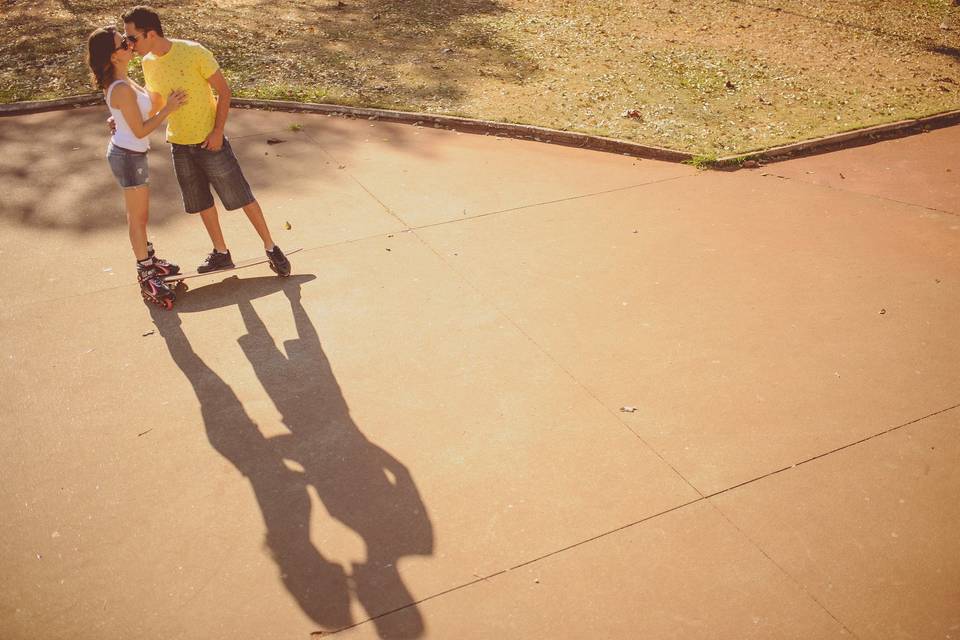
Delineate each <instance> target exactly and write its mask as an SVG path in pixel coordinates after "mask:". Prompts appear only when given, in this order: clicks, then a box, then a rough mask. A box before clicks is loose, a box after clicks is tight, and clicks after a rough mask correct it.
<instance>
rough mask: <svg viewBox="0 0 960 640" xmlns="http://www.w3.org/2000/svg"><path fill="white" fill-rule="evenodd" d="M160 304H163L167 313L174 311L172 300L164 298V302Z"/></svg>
mask: <svg viewBox="0 0 960 640" xmlns="http://www.w3.org/2000/svg"><path fill="white" fill-rule="evenodd" d="M160 304H162V305H163V308H164V309H166V310H167V311H170V309H173V299H172V298H164V299H163V301H161V302H160Z"/></svg>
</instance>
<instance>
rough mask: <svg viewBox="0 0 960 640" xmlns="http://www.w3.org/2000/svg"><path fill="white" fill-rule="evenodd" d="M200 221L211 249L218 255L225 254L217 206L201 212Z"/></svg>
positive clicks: (225, 245)
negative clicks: (208, 237) (211, 243)
mask: <svg viewBox="0 0 960 640" xmlns="http://www.w3.org/2000/svg"><path fill="white" fill-rule="evenodd" d="M262 217H263V216H261V218H262ZM200 219H201V220H203V226H204V227H206V228H207V235H209V236H210V241H211V242H213V248H214V249H216V250H217V251H218V252H220V253H226V252H227V243H226V241H225V240H224V239H223V230H222V229H221V228H220V214H219V213H217V205H213V206H212V207H210V208H209V209H204V210H203V211H201V212H200Z"/></svg>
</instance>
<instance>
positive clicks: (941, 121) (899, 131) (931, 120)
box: [709, 110, 960, 171]
mask: <svg viewBox="0 0 960 640" xmlns="http://www.w3.org/2000/svg"><path fill="white" fill-rule="evenodd" d="M957 123H960V110H958V111H947V112H945V113H938V114H936V115H933V116H928V117H925V118H917V119H915V120H900V121H899V122H891V123H889V124H881V125H877V126H875V127H867V128H866V129H857V130H855V131H847V132H845V133H837V134H834V135H831V136H824V137H822V138H815V139H813V140H804V141H803V142H795V143H793V144H788V145H783V146H781V147H773V148H772V149H765V150H763V151H756V152H752V153H740V154H736V155H732V156H726V157H723V158H718V159H717V160H715V161H713V162H711V163H709V164H710V165H711V166H712V168H715V169H720V170H727V171H729V170H737V169H740V168H742V167H743V163H744V162H748V161H751V160H752V161H754V162H757V163H764V164H767V163H771V162H782V161H784V160H790V159H792V158H797V157H800V156H812V155H817V154H820V153H828V152H830V151H839V150H841V149H850V148H853V147H862V146H864V145H868V144H873V143H874V142H880V141H882V140H891V139H893V138H903V137H906V136H908V135H913V134H917V133H926V132H927V131H930V130H931V129H940V128H942V127H949V126H952V125H955V124H957Z"/></svg>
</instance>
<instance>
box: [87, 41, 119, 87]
mask: <svg viewBox="0 0 960 640" xmlns="http://www.w3.org/2000/svg"><path fill="white" fill-rule="evenodd" d="M116 34H117V30H116V29H115V28H114V27H101V28H100V29H97V30H96V31H94V32H93V33H91V34H90V37H89V38H87V64H88V65H89V66H90V75H91V77H92V79H93V86H95V87H96V88H98V89H106V88H107V87H108V86H110V83H111V82H113V62H112V61H111V60H110V57H111V56H112V55H113V52H114V51H116V50H117V45H116V42H114V36H115V35H116Z"/></svg>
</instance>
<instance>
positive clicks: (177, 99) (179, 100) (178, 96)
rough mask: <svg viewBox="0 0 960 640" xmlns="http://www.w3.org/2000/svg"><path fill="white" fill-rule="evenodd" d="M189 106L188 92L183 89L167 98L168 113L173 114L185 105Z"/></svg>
mask: <svg viewBox="0 0 960 640" xmlns="http://www.w3.org/2000/svg"><path fill="white" fill-rule="evenodd" d="M185 104H187V92H186V91H184V90H183V89H176V90H174V91H171V92H170V95H169V96H167V104H166V108H167V112H168V113H173V112H174V111H176V110H177V109H179V108H180V107H182V106H183V105H185Z"/></svg>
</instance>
